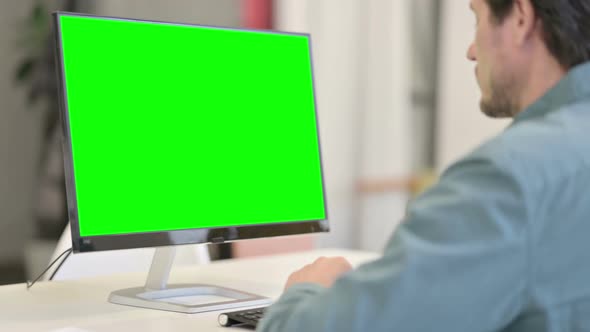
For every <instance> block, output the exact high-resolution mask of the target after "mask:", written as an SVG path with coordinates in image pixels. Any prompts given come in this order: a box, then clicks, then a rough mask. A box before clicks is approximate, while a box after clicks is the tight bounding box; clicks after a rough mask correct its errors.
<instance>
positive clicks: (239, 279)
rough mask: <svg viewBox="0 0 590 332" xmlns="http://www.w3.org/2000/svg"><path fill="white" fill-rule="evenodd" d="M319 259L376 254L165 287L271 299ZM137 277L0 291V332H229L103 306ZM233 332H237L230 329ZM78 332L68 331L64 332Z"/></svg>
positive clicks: (186, 319)
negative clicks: (210, 287) (206, 286)
mask: <svg viewBox="0 0 590 332" xmlns="http://www.w3.org/2000/svg"><path fill="white" fill-rule="evenodd" d="M319 256H344V257H346V258H348V259H349V260H350V262H351V263H352V264H353V265H354V266H357V265H358V264H360V263H362V262H365V261H368V260H371V259H373V258H376V257H377V256H378V254H376V253H371V252H361V251H350V250H315V251H310V252H304V253H295V254H284V255H277V256H267V257H258V258H247V259H233V260H228V261H220V262H214V263H212V264H209V265H202V266H194V267H184V268H177V269H175V268H173V270H172V274H171V277H170V282H171V283H187V282H188V283H210V284H216V285H220V286H226V287H232V288H236V289H239V290H243V291H247V292H251V293H256V294H260V295H264V296H268V297H271V298H277V297H278V296H279V295H280V294H281V292H282V288H283V286H284V283H285V281H286V279H287V277H288V276H289V274H290V273H291V272H293V271H295V270H296V269H299V268H301V267H302V266H303V265H305V264H308V263H311V262H312V261H313V260H315V259H316V258H317V257H319ZM146 276H147V271H146V272H145V273H143V274H137V273H134V274H122V275H116V276H109V277H100V278H88V279H82V280H76V281H53V282H43V283H37V284H35V286H33V288H31V289H30V290H29V291H27V290H26V287H25V285H24V284H16V285H8V286H2V287H0V331H19V332H20V331H25V332H28V331H54V330H56V331H60V329H63V330H62V331H63V332H66V331H68V329H65V328H68V327H69V328H79V329H82V331H92V332H98V331H104V332H119V331H126V332H127V331H145V332H150V331H154V332H156V331H157V332H165V331H171V332H172V331H173V332H182V331H193V332H202V331H229V329H228V328H223V327H220V326H219V325H217V316H218V314H219V311H217V312H207V313H201V314H180V313H174V312H166V311H157V310H149V309H140V308H133V307H127V306H120V305H116V304H111V303H109V302H107V297H108V295H109V293H110V292H111V291H113V290H116V289H121V288H128V287H135V286H141V285H143V284H144V282H145V278H146ZM236 329H237V330H242V329H239V328H236ZM74 331H80V330H74V329H71V330H69V331H68V332H74Z"/></svg>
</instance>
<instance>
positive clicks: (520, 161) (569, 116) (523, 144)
mask: <svg viewBox="0 0 590 332" xmlns="http://www.w3.org/2000/svg"><path fill="white" fill-rule="evenodd" d="M581 108H584V107H583V105H571V106H565V107H563V108H562V109H560V110H559V111H556V112H552V113H550V114H547V115H544V116H541V117H538V118H535V119H530V120H527V121H523V122H518V123H513V124H512V125H511V126H510V127H509V128H507V129H506V130H505V131H504V132H502V133H501V134H499V135H498V136H496V137H494V138H493V139H491V140H489V141H488V142H486V143H484V144H482V145H481V146H480V147H478V148H477V149H476V150H475V151H473V152H472V153H471V154H470V155H469V156H467V157H466V159H467V160H469V159H477V160H486V161H488V162H490V163H492V164H493V165H495V166H496V167H498V168H499V169H501V170H503V171H504V172H507V173H509V174H511V175H512V176H514V177H517V178H520V179H522V180H524V181H527V182H534V183H536V184H538V185H541V184H543V183H546V182H550V181H553V180H556V179H558V178H560V177H567V176H568V175H571V174H574V173H576V172H578V171H579V170H580V169H582V168H587V167H588V165H590V149H589V148H588V147H587V144H588V143H587V138H585V137H586V136H587V135H588V134H590V132H588V131H590V108H588V109H587V111H588V112H585V113H584V112H582V111H581ZM584 111H585V110H584ZM531 180H532V181H531Z"/></svg>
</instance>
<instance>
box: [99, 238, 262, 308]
mask: <svg viewBox="0 0 590 332" xmlns="http://www.w3.org/2000/svg"><path fill="white" fill-rule="evenodd" d="M175 254H176V249H175V248H174V247H172V246H171V247H160V248H156V252H155V254H154V259H153V261H152V266H151V267H150V272H149V274H148V277H147V281H146V283H145V286H144V287H135V288H127V289H121V290H117V291H114V292H112V293H111V294H110V296H109V302H111V303H116V304H123V305H129V306H134V307H142V308H149V309H158V310H167V311H176V312H182V313H198V312H205V311H213V310H226V309H233V308H239V307H246V306H250V307H253V306H264V305H268V304H270V303H271V300H270V299H269V298H266V297H262V296H258V295H254V294H250V293H245V292H241V291H238V290H235V289H231V288H224V287H218V286H212V285H201V284H177V285H168V284H167V283H168V277H169V276H170V269H171V268H172V263H173V261H174V256H175ZM199 297H204V298H205V299H207V298H216V299H219V298H223V299H221V300H217V301H213V302H206V303H196V304H195V303H194V302H197V301H198V298H199ZM183 298H184V299H185V300H186V299H187V298H190V299H193V298H194V299H196V300H197V301H193V303H189V304H187V303H184V302H187V301H182V300H181V301H178V299H183ZM175 299H176V300H177V301H175ZM181 302H182V303H181Z"/></svg>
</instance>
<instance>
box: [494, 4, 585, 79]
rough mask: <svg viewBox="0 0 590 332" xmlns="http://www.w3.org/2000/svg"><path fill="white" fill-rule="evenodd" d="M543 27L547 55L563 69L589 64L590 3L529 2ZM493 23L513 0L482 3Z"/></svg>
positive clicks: (499, 21) (503, 13)
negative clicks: (491, 16)
mask: <svg viewBox="0 0 590 332" xmlns="http://www.w3.org/2000/svg"><path fill="white" fill-rule="evenodd" d="M530 1H531V4H532V5H533V7H534V9H535V14H536V15H537V16H538V17H539V18H540V19H541V22H542V24H543V35H544V36H543V37H544V40H545V44H546V45H547V48H548V49H549V52H551V54H552V55H553V56H554V57H555V58H556V59H557V61H558V62H559V63H560V64H561V65H562V66H563V67H564V68H566V69H570V68H572V67H574V66H576V65H579V64H581V63H584V62H587V61H590V1H588V0H530ZM486 2H487V4H488V6H489V7H490V9H491V12H492V15H493V18H494V20H495V22H497V23H502V22H503V21H504V19H505V18H506V17H507V16H508V15H509V14H510V12H511V11H512V8H513V6H514V0H486Z"/></svg>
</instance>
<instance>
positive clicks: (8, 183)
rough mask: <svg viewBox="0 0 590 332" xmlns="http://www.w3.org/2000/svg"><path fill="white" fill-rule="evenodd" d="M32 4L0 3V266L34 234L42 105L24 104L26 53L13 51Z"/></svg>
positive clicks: (19, 252) (17, 255)
mask: <svg viewBox="0 0 590 332" xmlns="http://www.w3.org/2000/svg"><path fill="white" fill-rule="evenodd" d="M33 3H34V1H32V0H21V1H2V2H0V265H1V264H3V263H4V262H6V261H17V262H20V261H21V260H22V255H23V247H24V245H25V242H26V241H27V240H28V239H29V238H30V237H31V236H32V233H33V220H34V215H33V206H34V202H35V198H36V174H37V163H38V151H39V147H40V129H41V117H40V116H41V112H39V111H40V109H39V108H40V107H41V106H42V105H35V106H31V105H27V103H26V97H27V96H26V88H24V87H21V86H17V85H16V84H15V82H14V72H15V68H16V66H17V64H18V63H19V61H20V59H21V57H22V56H23V54H25V50H24V49H22V48H19V47H17V44H18V40H19V39H20V37H22V35H23V31H24V27H23V26H24V24H25V23H24V18H25V17H27V16H28V15H29V12H30V10H31V7H32V5H33Z"/></svg>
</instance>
